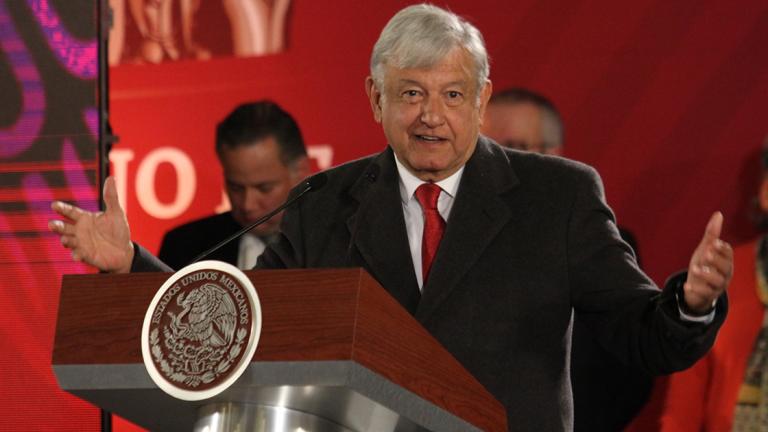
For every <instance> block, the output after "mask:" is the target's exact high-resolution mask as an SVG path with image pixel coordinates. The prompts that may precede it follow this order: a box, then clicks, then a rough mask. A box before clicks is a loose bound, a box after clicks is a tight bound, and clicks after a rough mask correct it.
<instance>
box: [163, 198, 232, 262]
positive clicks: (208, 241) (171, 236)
mask: <svg viewBox="0 0 768 432" xmlns="http://www.w3.org/2000/svg"><path fill="white" fill-rule="evenodd" d="M240 228H241V227H240V224H238V223H237V221H235V219H233V218H232V213H231V212H226V213H222V214H218V215H213V216H208V217H205V218H202V219H198V220H195V221H192V222H189V223H187V224H184V225H181V226H178V227H176V228H174V229H172V230H170V231H168V232H167V233H166V234H165V236H164V237H163V243H162V244H161V245H160V253H159V254H158V257H159V258H160V259H161V260H162V261H163V262H164V263H166V264H168V265H169V266H171V267H172V268H175V269H177V270H178V269H180V268H182V267H184V266H185V265H187V264H189V262H190V261H192V260H193V259H195V258H196V257H197V256H198V255H199V254H201V253H203V251H206V250H208V249H210V248H212V247H213V246H214V245H216V243H218V242H220V241H221V240H223V239H224V238H226V237H227V236H229V235H231V234H234V233H235V232H237V230H239V229H240ZM238 245H239V243H238V242H237V241H232V242H229V243H227V244H225V245H224V246H222V247H221V248H220V249H219V250H217V251H215V252H213V253H212V254H211V255H209V256H208V257H207V258H204V259H214V260H219V261H224V262H227V263H230V264H232V265H234V266H237V254H238V248H239V246H238Z"/></svg>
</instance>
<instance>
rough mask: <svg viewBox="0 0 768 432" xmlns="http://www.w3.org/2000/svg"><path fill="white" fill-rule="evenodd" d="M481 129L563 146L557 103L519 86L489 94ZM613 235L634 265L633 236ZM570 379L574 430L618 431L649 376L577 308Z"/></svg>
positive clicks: (504, 141)
mask: <svg viewBox="0 0 768 432" xmlns="http://www.w3.org/2000/svg"><path fill="white" fill-rule="evenodd" d="M481 131H482V133H483V134H485V135H486V136H488V137H489V138H492V139H493V140H495V141H496V142H498V143H499V144H501V145H502V146H505V147H509V148H514V149H518V150H523V151H531V152H536V153H541V154H550V155H561V154H562V151H563V141H564V140H563V136H564V132H563V123H562V119H561V117H560V113H559V112H558V110H557V108H556V107H555V105H554V104H553V103H552V102H551V101H550V100H549V99H547V98H546V97H544V96H542V95H541V94H538V93H536V92H534V91H531V90H528V89H524V88H510V89H505V90H502V91H499V92H496V93H494V94H493V96H491V99H490V101H489V102H488V108H486V110H485V118H484V122H483V127H482V129H481ZM619 235H620V236H621V238H622V239H623V240H624V241H625V242H627V243H628V244H629V245H630V246H631V247H632V249H633V250H634V252H635V257H636V258H637V262H638V265H639V263H640V256H639V254H638V249H637V242H636V241H635V237H634V236H633V235H632V233H631V232H630V231H629V230H627V229H625V228H623V227H619ZM571 383H572V385H573V413H574V416H573V420H574V430H575V431H576V432H599V431H620V430H622V429H624V427H626V426H627V424H629V422H630V421H631V420H632V419H633V418H634V417H635V416H636V415H637V413H638V412H639V411H640V408H642V407H643V405H644V404H645V403H646V401H647V400H648V396H649V395H650V392H651V387H652V385H653V379H652V378H651V377H650V376H649V375H647V374H646V373H645V372H644V371H643V370H642V369H639V368H636V367H631V366H627V365H624V364H622V363H621V362H620V361H619V360H618V359H617V358H616V357H615V356H614V355H613V354H611V353H610V352H608V351H606V350H605V349H604V348H603V347H602V346H600V344H599V343H598V340H597V338H596V337H595V336H594V335H593V334H592V332H591V331H590V330H589V328H588V327H587V325H586V323H585V322H584V321H583V320H582V319H581V316H580V315H579V314H578V313H577V314H576V315H575V316H574V321H573V337H572V347H571Z"/></svg>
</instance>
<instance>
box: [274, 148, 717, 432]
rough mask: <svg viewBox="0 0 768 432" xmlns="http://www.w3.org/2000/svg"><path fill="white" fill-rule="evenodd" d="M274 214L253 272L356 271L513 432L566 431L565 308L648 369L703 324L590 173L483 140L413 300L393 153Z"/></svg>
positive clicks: (682, 361) (676, 355)
mask: <svg viewBox="0 0 768 432" xmlns="http://www.w3.org/2000/svg"><path fill="white" fill-rule="evenodd" d="M327 174H328V183H327V184H326V185H325V186H324V188H323V189H321V190H319V191H316V192H314V193H311V194H309V195H307V196H306V197H305V198H304V199H303V200H302V201H300V202H299V203H298V205H296V206H294V207H292V208H290V209H288V210H287V211H286V213H285V214H284V216H283V225H282V236H281V239H280V241H279V242H278V243H277V244H275V245H273V246H272V247H271V248H268V249H267V250H266V251H265V253H264V254H263V255H262V256H261V258H260V261H259V265H260V266H261V267H268V268H285V267H347V266H362V267H364V268H365V269H366V270H367V271H368V272H370V273H371V274H372V275H373V277H375V278H376V279H377V280H378V281H379V282H380V283H381V284H382V285H383V286H384V288H385V289H387V291H389V293H390V294H392V296H393V297H394V298H396V299H397V300H398V301H399V302H400V303H401V304H402V305H403V306H404V307H405V308H406V309H407V310H409V311H410V312H411V313H412V314H413V315H414V316H415V317H416V319H417V320H418V321H419V322H420V323H421V324H422V325H423V326H424V327H425V328H426V329H427V330H429V331H430V333H432V335H434V336H435V337H436V338H437V339H438V340H439V341H440V342H441V343H442V344H443V345H444V346H445V347H446V348H447V350H448V351H449V352H451V353H452V354H453V355H454V356H455V357H456V358H457V359H458V360H459V361H460V362H461V363H463V365H464V366H465V367H466V368H467V369H468V370H469V371H470V372H471V373H472V374H474V375H475V377H476V378H477V379H478V380H479V381H480V382H481V383H482V384H484V385H485V386H486V388H487V389H488V390H489V391H490V392H491V393H492V394H493V395H494V396H495V397H496V398H498V399H499V401H500V402H501V403H502V404H503V405H504V406H505V407H506V409H507V413H508V416H509V427H510V430H535V431H561V430H570V429H571V428H572V422H573V418H572V403H571V388H570V379H569V368H568V364H569V352H570V340H571V318H572V310H573V309H576V310H577V311H579V312H580V313H581V316H582V318H583V321H584V322H585V324H587V325H588V326H589V328H590V329H591V330H592V331H593V333H594V334H596V335H597V336H598V339H599V340H600V341H601V343H602V344H603V345H604V346H605V347H606V348H608V349H609V350H610V351H611V352H612V353H614V354H615V355H616V356H617V357H618V358H620V359H622V360H623V361H625V362H627V363H632V364H634V365H636V366H638V367H641V368H642V369H644V370H646V371H648V373H652V374H659V373H667V372H671V371H675V370H680V369H684V368H686V367H688V366H689V365H691V364H692V363H693V362H694V361H695V360H696V359H697V358H699V357H700V356H702V355H703V354H704V353H705V352H706V350H707V349H708V348H709V347H710V346H711V345H712V342H713V340H714V337H715V335H716V332H717V329H718V328H719V326H720V325H721V324H722V322H723V319H724V316H725V312H726V309H727V301H726V299H725V297H723V298H722V299H721V301H719V302H718V306H717V314H716V319H715V322H714V323H713V324H711V325H709V326H703V325H697V324H689V323H683V322H681V321H680V319H679V316H678V312H677V311H678V309H677V303H676V301H675V298H674V295H673V293H672V290H671V288H670V289H666V290H665V291H664V293H660V292H659V290H658V289H657V288H656V287H655V286H654V284H653V283H652V282H651V281H650V280H649V279H648V278H647V277H646V276H645V275H644V274H643V273H642V272H641V271H640V270H639V269H638V268H637V266H636V264H635V260H634V258H633V256H632V254H631V252H630V250H629V249H628V246H627V245H626V243H624V242H623V241H621V239H620V238H619V234H618V232H617V230H616V226H615V223H614V219H613V214H612V212H611V211H610V209H609V208H608V207H607V206H606V204H605V202H604V198H603V190H602V185H601V182H600V180H599V177H598V175H597V174H596V172H595V171H594V170H593V169H591V168H589V167H587V166H585V165H583V164H579V163H577V162H573V161H569V160H566V159H562V158H555V157H548V156H541V155H537V154H530V153H521V152H517V151H514V150H508V149H502V148H501V147H499V146H497V145H495V144H493V143H492V142H491V141H490V140H487V139H485V138H480V140H479V142H478V145H477V149H476V150H475V152H474V154H473V155H472V157H471V158H470V160H469V161H468V162H467V164H466V168H465V171H464V174H463V177H462V179H461V183H460V186H459V190H458V193H457V196H456V200H455V202H454V204H453V209H452V210H451V215H450V218H449V220H448V223H447V227H446V231H445V236H444V238H443V240H442V243H441V245H440V248H439V250H438V252H437V255H436V258H435V262H434V264H433V267H432V270H431V273H430V277H429V281H428V283H427V284H426V286H425V287H424V289H423V295H421V296H419V291H418V286H417V282H416V277H415V274H414V270H413V264H412V261H411V256H410V250H409V248H408V242H407V237H406V231H405V222H404V219H403V211H402V204H401V201H400V195H399V189H398V174H397V169H396V166H395V163H394V155H393V153H392V151H391V150H390V149H389V148H388V149H387V150H385V151H384V152H382V153H380V154H378V155H375V156H371V157H368V158H364V159H361V160H357V161H354V162H350V163H348V164H345V165H342V166H340V167H337V168H334V169H332V170H329V171H328V172H327Z"/></svg>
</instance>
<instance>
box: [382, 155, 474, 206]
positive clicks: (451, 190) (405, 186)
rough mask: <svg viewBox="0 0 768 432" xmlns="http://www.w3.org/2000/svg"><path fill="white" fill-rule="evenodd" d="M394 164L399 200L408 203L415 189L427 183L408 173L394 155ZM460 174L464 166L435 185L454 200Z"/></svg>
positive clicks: (462, 172)
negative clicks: (397, 178)
mask: <svg viewBox="0 0 768 432" xmlns="http://www.w3.org/2000/svg"><path fill="white" fill-rule="evenodd" d="M395 164H397V173H398V174H399V177H400V199H402V200H403V203H408V201H410V199H411V198H412V197H413V194H414V193H415V192H416V188H418V187H419V186H421V185H422V183H427V182H425V181H424V180H421V179H420V178H418V177H416V176H415V175H413V174H412V173H411V172H410V171H408V168H406V167H405V165H403V164H402V163H400V160H399V159H398V158H397V155H395ZM462 174H464V165H462V166H461V168H459V169H458V170H457V171H456V172H455V173H453V174H451V175H450V176H449V177H447V178H445V179H443V180H440V181H439V182H436V183H435V184H436V185H438V186H440V189H442V190H443V192H445V193H447V194H448V195H449V196H450V197H451V198H454V197H455V196H456V192H457V191H458V189H459V181H461V176H462Z"/></svg>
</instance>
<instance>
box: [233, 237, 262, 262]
mask: <svg viewBox="0 0 768 432" xmlns="http://www.w3.org/2000/svg"><path fill="white" fill-rule="evenodd" d="M266 248H267V244H266V243H264V240H262V239H261V238H259V237H258V236H255V235H253V234H251V233H246V234H245V235H243V236H242V237H240V244H239V247H238V249H237V268H239V269H240V270H251V269H252V268H253V266H255V265H256V260H257V259H258V258H259V255H261V254H262V253H263V252H264V249H266Z"/></svg>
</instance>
